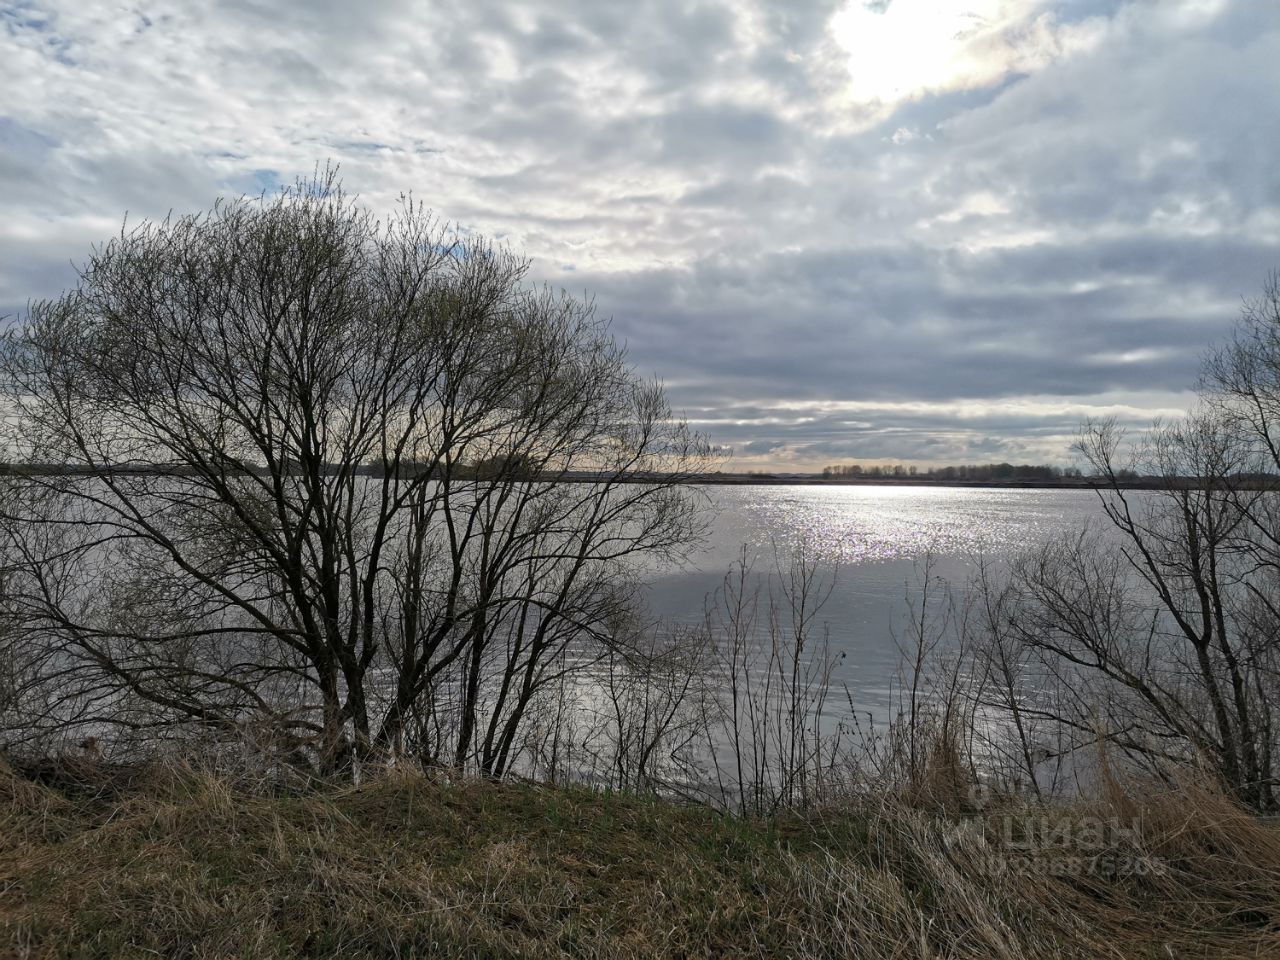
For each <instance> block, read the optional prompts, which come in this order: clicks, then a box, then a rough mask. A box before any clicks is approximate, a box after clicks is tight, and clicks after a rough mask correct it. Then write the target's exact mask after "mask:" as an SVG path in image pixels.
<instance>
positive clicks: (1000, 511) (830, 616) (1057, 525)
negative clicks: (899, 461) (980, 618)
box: [649, 486, 1105, 713]
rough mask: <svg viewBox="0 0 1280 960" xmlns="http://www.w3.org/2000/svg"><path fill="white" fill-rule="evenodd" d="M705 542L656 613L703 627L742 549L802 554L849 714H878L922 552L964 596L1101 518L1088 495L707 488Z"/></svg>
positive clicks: (659, 600) (763, 557)
mask: <svg viewBox="0 0 1280 960" xmlns="http://www.w3.org/2000/svg"><path fill="white" fill-rule="evenodd" d="M706 490H707V494H708V496H709V498H710V501H711V505H712V508H713V509H714V511H715V521H714V524H713V527H712V531H711V535H710V537H709V539H708V541H707V542H706V544H705V545H704V546H703V548H702V549H700V550H699V551H698V552H697V553H696V554H695V555H694V556H693V557H692V558H691V560H690V562H689V563H688V564H687V565H685V566H684V567H683V568H679V569H667V570H664V571H659V572H658V573H657V574H656V575H655V576H654V577H653V578H652V579H651V585H650V591H649V593H650V604H651V607H652V609H653V610H654V612H655V613H656V614H658V615H660V616H663V617H666V618H669V619H671V620H675V621H682V622H693V621H697V620H699V619H701V617H702V612H703V609H704V604H705V603H706V601H707V598H708V597H709V596H710V595H711V594H712V593H713V592H714V591H715V590H716V588H717V587H718V586H719V585H720V583H721V581H722V580H723V578H724V575H725V573H726V571H727V570H728V569H729V567H730V565H731V564H733V563H734V562H735V561H736V560H737V559H738V557H739V556H740V554H741V551H742V548H743V546H744V545H746V546H747V549H748V556H749V558H751V559H752V560H753V561H754V563H755V568H756V569H757V570H758V571H762V572H765V573H767V572H768V571H770V570H773V569H774V567H775V563H776V562H777V559H776V558H777V557H779V556H781V557H782V558H783V563H785V562H786V559H785V558H786V557H788V556H789V555H790V554H791V552H792V551H793V550H794V549H796V548H797V547H800V546H801V545H804V548H805V550H806V551H807V552H808V554H809V555H811V556H813V557H815V558H817V559H819V560H821V561H823V563H824V564H825V565H827V566H828V567H829V569H830V570H831V571H832V573H833V576H834V577H835V584H834V587H833V589H832V592H831V596H830V599H829V600H828V602H827V604H826V606H825V607H824V609H823V612H822V620H823V621H825V623H826V625H827V627H828V629H829V630H830V636H831V644H832V647H833V648H835V649H836V650H838V651H841V652H843V653H845V657H844V659H843V660H842V661H841V662H840V665H839V668H838V673H837V677H836V679H837V681H838V682H839V683H840V684H842V685H844V686H846V687H847V688H848V690H849V693H850V697H851V699H852V700H853V702H854V704H855V705H856V706H857V707H858V708H859V709H860V710H861V709H864V708H865V709H868V710H870V711H872V712H873V713H880V712H881V711H882V710H883V709H884V708H885V707H886V706H887V705H888V702H889V697H890V691H891V684H892V681H893V677H894V674H895V671H896V669H897V666H898V650H897V647H896V645H895V642H894V639H893V635H894V629H895V628H898V629H901V627H902V624H903V621H904V617H905V612H906V609H907V602H908V599H909V598H910V597H911V596H912V595H915V596H917V597H918V587H917V585H916V571H917V567H918V565H919V563H920V562H921V561H922V560H923V559H924V557H925V556H926V554H929V553H932V555H933V556H934V557H935V559H936V564H935V567H934V570H935V573H936V574H938V575H940V576H942V577H944V578H946V579H947V580H949V581H951V582H952V583H954V584H956V585H957V586H961V585H963V584H964V582H965V581H966V580H967V579H968V578H969V577H970V575H971V574H972V572H973V570H974V567H975V565H976V563H977V561H978V560H979V559H980V558H985V559H986V560H988V561H993V562H996V563H1000V562H1006V561H1008V560H1009V559H1010V558H1011V557H1013V556H1015V555H1016V554H1017V553H1018V552H1019V551H1021V550H1024V549H1027V548H1028V547H1032V546H1035V545H1037V544H1040V543H1044V542H1045V541H1047V540H1050V539H1052V538H1053V537H1055V536H1057V535H1059V534H1062V533H1069V532H1076V531H1079V530H1080V529H1081V528H1082V527H1083V526H1084V525H1086V524H1093V525H1102V524H1103V523H1104V522H1105V518H1104V517H1103V516H1102V511H1101V509H1100V507H1099V502H1098V497H1097V494H1096V493H1094V492H1093V491H1087V490H1014V489H984V488H966V487H911V486H848V487H834V486H833V487H818V486H794V487H790V486H759V487H752V486H741V487H728V486H726V487H707V488H706Z"/></svg>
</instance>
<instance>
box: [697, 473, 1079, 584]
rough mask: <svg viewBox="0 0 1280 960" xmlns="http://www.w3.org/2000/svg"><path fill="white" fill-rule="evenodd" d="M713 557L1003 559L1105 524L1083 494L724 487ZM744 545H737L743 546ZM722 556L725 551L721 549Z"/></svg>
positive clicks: (849, 560) (720, 492)
mask: <svg viewBox="0 0 1280 960" xmlns="http://www.w3.org/2000/svg"><path fill="white" fill-rule="evenodd" d="M712 499H713V502H715V503H716V506H717V507H718V508H719V511H720V512H719V516H718V518H717V523H716V527H715V533H714V534H713V537H714V540H715V545H714V548H713V549H714V552H717V553H718V552H721V551H722V550H723V549H724V548H726V547H729V546H730V544H731V543H732V544H733V546H732V549H735V550H736V549H737V546H738V545H740V543H754V544H759V545H765V544H770V543H774V544H777V545H778V546H780V547H786V548H788V549H790V548H792V547H795V546H797V545H799V544H800V543H802V542H803V543H805V544H807V545H808V548H809V550H810V551H811V554H812V555H813V556H814V557H815V558H816V559H820V560H823V561H827V562H832V563H838V564H841V565H845V564H862V563H868V562H876V561H884V560H902V559H908V558H914V557H920V556H923V555H924V554H925V553H926V552H927V551H930V550H931V551H933V552H934V553H935V554H938V555H939V556H967V557H976V556H979V555H982V556H990V557H991V558H993V559H1003V558H1007V557H1009V556H1011V555H1012V554H1013V553H1015V552H1016V551H1017V550H1018V549H1020V548H1022V547H1025V546H1028V545H1031V544H1036V543H1043V542H1044V541H1046V540H1048V539H1049V538H1050V537H1052V536H1053V535H1054V534H1056V533H1060V532H1063V531H1074V530H1078V529H1079V528H1080V527H1081V526H1083V524H1084V523H1085V522H1086V521H1088V520H1090V519H1093V520H1097V519H1098V518H1099V516H1100V514H1099V510H1098V500H1097V496H1096V495H1095V494H1094V493H1093V492H1091V491H1084V490H1009V489H981V488H965V487H910V486H902V487H893V486H856V487H854V486H850V487H816V486H815V487H804V486H797V487H747V488H744V487H724V488H719V489H718V490H716V491H715V493H713V495H712ZM740 537H741V539H739V538H740ZM715 548H719V549H715Z"/></svg>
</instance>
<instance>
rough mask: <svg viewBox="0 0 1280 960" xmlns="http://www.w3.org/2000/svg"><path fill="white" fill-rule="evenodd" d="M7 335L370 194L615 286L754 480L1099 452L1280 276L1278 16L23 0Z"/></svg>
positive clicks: (841, 3) (1165, 1)
mask: <svg viewBox="0 0 1280 960" xmlns="http://www.w3.org/2000/svg"><path fill="white" fill-rule="evenodd" d="M0 62H3V63H4V65H5V70H4V80H3V82H0V315H3V316H7V317H10V318H12V317H14V316H18V315H20V314H21V311H22V309H23V307H24V304H25V303H27V302H28V301H29V300H30V299H33V298H40V297H46V296H51V295H55V294H57V293H58V292H60V291H61V290H62V289H64V288H65V287H67V286H68V285H69V284H70V283H71V282H72V281H73V279H74V266H73V265H74V264H75V263H79V262H82V261H83V260H84V258H85V257H86V256H87V254H88V252H89V249H90V247H91V245H92V244H94V243H96V242H100V241H102V240H104V239H106V238H108V237H109V236H110V235H112V234H113V233H115V232H117V231H118V230H119V228H120V225H121V222H122V219H123V217H124V215H125V213H126V211H127V213H128V216H129V218H130V220H131V221H132V220H137V219H141V218H144V217H156V216H163V215H164V214H165V213H166V212H168V211H170V210H173V211H176V212H192V211H196V210H201V209H204V208H207V207H208V206H209V205H210V204H211V203H212V202H213V200H215V199H216V198H218V197H220V196H238V195H241V194H244V193H249V194H256V193H258V192H259V191H261V190H263V189H268V190H270V189H274V188H276V187H277V186H278V185H280V184H282V183H286V182H292V181H293V180H294V179H295V178H296V177H297V176H299V175H303V176H305V175H309V174H310V173H311V172H312V171H313V170H314V169H315V168H316V165H317V164H320V165H323V164H324V163H325V162H326V161H332V162H334V163H337V164H339V165H340V170H341V175H342V178H343V180H344V183H345V186H346V187H347V189H348V190H349V191H351V192H354V193H357V194H358V195H359V196H360V198H361V200H362V202H363V203H365V204H366V205H368V206H369V207H371V208H373V209H375V210H380V211H382V210H386V211H389V210H391V209H392V207H393V205H394V203H395V199H396V197H397V196H398V195H399V194H400V193H401V192H405V191H412V193H413V194H414V195H415V196H416V197H417V198H418V199H420V200H422V201H424V202H425V203H427V204H428V205H429V206H431V207H432V208H434V210H435V211H436V212H437V213H438V214H439V215H440V216H442V217H444V218H447V219H449V220H451V221H454V222H456V223H457V224H459V225H461V226H463V227H464V228H465V229H468V230H473V231H477V232H480V233H483V234H486V235H488V236H490V237H492V238H495V239H497V240H498V241H500V242H503V243H507V244H510V245H511V246H512V247H514V248H516V249H519V250H522V251H523V252H524V253H526V254H527V255H528V256H529V257H530V258H531V259H532V268H531V278H532V279H533V280H534V281H537V282H545V283H549V284H552V285H554V286H556V287H563V288H565V289H567V290H569V291H571V292H574V293H581V294H585V295H589V296H592V297H594V299H595V302H596V305H597V308H598V309H599V311H601V312H602V313H603V314H605V315H606V316H609V317H612V323H613V330H614V333H615V335H616V336H617V337H619V338H620V339H622V340H624V341H625V342H626V344H627V346H628V349H629V352H630V356H631V359H632V361H633V363H634V364H635V366H636V368H637V369H638V370H639V371H640V372H641V373H643V374H644V375H646V376H648V375H654V376H657V377H659V378H661V379H662V380H664V381H665V382H666V384H667V388H668V393H669V397H670V399H671V401H672V403H673V405H674V406H675V408H676V409H677V410H679V411H681V412H682V413H683V414H684V415H685V416H687V417H688V419H689V420H690V421H691V422H692V423H693V424H694V425H695V426H696V427H697V428H698V429H700V430H702V431H704V432H705V433H707V434H708V435H709V436H710V438H711V439H712V440H713V441H715V442H717V443H719V444H722V445H725V446H728V447H731V448H732V449H733V451H734V456H733V459H732V460H731V461H730V466H729V467H728V469H772V470H796V471H807V470H814V469H820V468H821V467H822V466H824V465H826V464H834V463H851V462H860V463H868V464H869V463H875V462H903V463H915V464H921V465H928V464H944V463H964V462H990V461H1000V460H1010V461H1014V462H1055V463H1061V464H1067V463H1070V462H1071V459H1072V458H1071V454H1070V443H1071V439H1072V436H1073V434H1074V432H1075V429H1076V427H1077V425H1078V423H1079V422H1080V421H1081V419H1082V418H1084V417H1087V416H1115V417H1117V418H1119V419H1120V420H1121V421H1122V422H1123V423H1125V424H1128V425H1131V426H1132V427H1133V428H1134V429H1141V427H1142V426H1143V425H1144V424H1146V423H1148V422H1150V420H1151V419H1152V418H1153V417H1170V416H1176V415H1178V413H1179V412H1180V411H1181V410H1184V409H1185V408H1186V407H1187V405H1188V404H1189V403H1190V402H1191V400H1192V392H1191V391H1193V389H1194V387H1195V384H1196V379H1197V376H1198V371H1199V368H1200V363H1201V358H1202V356H1203V355H1204V352H1205V350H1206V349H1207V348H1208V346H1209V345H1210V344H1211V343H1212V342H1214V341H1215V340H1219V339H1221V338H1222V337H1223V336H1225V335H1226V334H1227V333H1228V332H1229V330H1230V329H1231V325H1232V323H1233V322H1234V320H1235V318H1236V317H1237V316H1238V315H1239V312H1240V306H1241V301H1242V299H1243V298H1247V297H1251V296H1255V295H1257V294H1258V293H1259V292H1260V291H1261V288H1262V285H1263V283H1264V281H1265V279H1266V277H1267V275H1268V273H1269V272H1270V271H1271V270H1273V269H1276V268H1277V267H1280V163H1277V153H1278V151H1277V147H1278V146H1280V2H1276V0H1235V2H1229V0H1059V2H1052V0H871V2H864V0H814V2H797V0H728V2H714V0H708V2H690V0H638V2H628V3H621V2H609V0H557V2H550V0H547V2H520V0H510V2H507V0H503V2H490V0H469V2H467V3H465V4H456V3H448V4H446V3H432V2H411V0H385V2H380V0H366V2H363V3H358V4H357V3H350V2H346V0H305V2H303V0H261V2H259V0H219V2H201V3H197V2H187V3H180V2H173V0H170V2H150V0H137V2H135V3H125V4H122V3H114V2H103V0H44V2H17V3H14V2H5V0H0Z"/></svg>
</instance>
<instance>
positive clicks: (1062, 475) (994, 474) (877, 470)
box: [822, 463, 1136, 481]
mask: <svg viewBox="0 0 1280 960" xmlns="http://www.w3.org/2000/svg"><path fill="white" fill-rule="evenodd" d="M822 475H823V477H825V478H827V479H832V480H834V479H838V478H848V477H897V478H902V477H916V478H919V479H922V480H970V481H997V480H1014V481H1029V480H1046V481H1047V480H1063V479H1077V478H1080V477H1081V476H1082V474H1081V472H1080V470H1079V468H1077V467H1055V466H1052V465H1050V464H1046V463H970V464H963V465H961V466H952V467H929V468H927V469H924V470H921V469H920V468H918V467H915V466H906V465H903V464H901V463H898V464H893V465H890V466H881V465H879V464H877V465H874V466H863V465H862V464H860V463H850V464H843V465H837V466H830V467H823V468H822ZM1135 476H1136V474H1135Z"/></svg>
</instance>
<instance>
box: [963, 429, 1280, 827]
mask: <svg viewBox="0 0 1280 960" xmlns="http://www.w3.org/2000/svg"><path fill="white" fill-rule="evenodd" d="M1123 440H1124V437H1123V434H1122V432H1121V431H1120V430H1119V429H1118V428H1117V426H1116V424H1115V423H1114V422H1113V421H1102V422H1090V423H1088V424H1086V425H1085V428H1084V430H1083V432H1082V435H1081V439H1080V444H1079V449H1080V451H1081V453H1082V454H1083V455H1084V456H1085V457H1086V458H1087V460H1088V461H1089V463H1090V464H1091V465H1092V466H1093V468H1094V471H1095V472H1096V474H1097V475H1098V476H1099V477H1100V478H1102V480H1103V481H1104V483H1105V486H1104V488H1102V489H1101V491H1100V496H1101V500H1102V506H1103V510H1104V513H1105V515H1106V518H1107V519H1108V521H1109V522H1110V526H1111V528H1112V530H1113V533H1112V535H1110V536H1103V535H1100V534H1099V533H1098V532H1097V531H1086V532H1084V533H1083V534H1080V535H1078V536H1075V537H1070V538H1065V539H1063V540H1060V541H1058V542H1055V543H1051V544H1049V545H1047V546H1046V547H1044V548H1042V549H1039V550H1037V551H1034V552H1033V553H1031V554H1030V555H1028V556H1026V557H1024V558H1022V559H1021V560H1020V561H1019V562H1018V563H1016V564H1015V565H1014V567H1013V569H1012V571H1011V573H1010V575H1009V578H1008V579H1007V580H1005V581H1003V582H993V581H990V580H988V581H987V582H986V583H985V584H984V587H985V595H986V601H987V605H988V607H990V608H991V609H993V610H997V608H998V612H996V613H995V615H994V616H993V617H992V618H991V623H992V626H991V632H992V636H993V637H994V640H993V641H991V642H989V643H988V644H987V645H986V646H985V651H986V665H987V667H988V669H989V670H990V671H991V676H992V677H993V678H994V679H995V680H996V681H997V685H996V689H998V690H1000V693H1001V698H1002V699H1003V701H1004V703H1005V704H1006V705H1008V706H1010V707H1011V708H1012V709H1013V710H1014V713H1013V714H1012V716H1013V718H1014V720H1015V726H1016V728H1017V731H1018V736H1019V738H1020V740H1019V742H1020V744H1021V749H1022V751H1023V760H1024V764H1025V772H1026V773H1027V774H1028V775H1029V776H1030V777H1032V778H1034V777H1035V775H1036V768H1037V765H1038V764H1039V763H1040V762H1042V761H1043V760H1045V759H1047V758H1049V757H1051V756H1056V755H1060V754H1061V752H1062V751H1063V750H1064V749H1065V750H1070V749H1072V748H1078V747H1080V746H1083V745H1085V744H1089V743H1095V742H1097V740H1098V739H1099V738H1104V739H1106V740H1107V741H1108V742H1109V743H1112V744H1115V745H1118V746H1119V747H1121V748H1122V749H1123V750H1124V751H1125V752H1126V753H1127V754H1128V756H1129V757H1130V758H1132V759H1133V760H1135V761H1137V762H1139V763H1142V764H1144V765H1147V766H1149V767H1151V768H1153V769H1154V770H1155V771H1156V772H1158V773H1167V772H1168V771H1169V770H1170V768H1171V766H1172V765H1176V764H1182V763H1186V762H1189V761H1193V760H1194V761H1197V762H1201V763H1204V764H1206V765H1207V766H1209V767H1210V768H1211V769H1212V770H1213V771H1214V772H1215V773H1216V775H1217V777H1218V778H1219V779H1220V780H1221V782H1222V783H1223V784H1224V785H1225V786H1226V787H1228V788H1229V789H1230V790H1231V791H1233V792H1234V793H1235V795H1236V796H1238V797H1239V798H1240V799H1241V800H1242V801H1244V802H1246V803H1248V804H1250V805H1251V806H1253V807H1254V808H1256V809H1263V810H1266V809H1272V808H1273V807H1274V806H1275V791H1274V786H1275V774H1276V771H1275V769H1274V765H1273V760H1272V756H1273V751H1274V746H1275V740H1276V729H1275V727H1274V725H1273V722H1272V704H1273V703H1274V702H1275V698H1276V695H1277V693H1280V689H1278V688H1277V686H1276V679H1277V674H1276V667H1277V665H1278V664H1277V653H1278V650H1277V644H1276V628H1277V626H1280V621H1277V620H1275V619H1274V618H1273V617H1271V616H1270V615H1269V614H1268V613H1267V611H1266V610H1265V609H1264V608H1261V607H1260V606H1259V604H1258V602H1257V599H1256V595H1257V594H1258V593H1260V592H1261V593H1263V594H1264V595H1268V596H1270V595H1274V588H1273V587H1272V586H1271V581H1272V579H1273V575H1272V574H1271V573H1269V572H1268V571H1266V570H1265V569H1264V568H1263V567H1260V566H1259V565H1258V564H1257V563H1255V562H1254V560H1253V559H1252V552H1253V548H1252V546H1251V544H1252V543H1253V539H1254V538H1253V536H1252V534H1251V533H1250V528H1251V526H1252V520H1251V517H1252V516H1253V515H1254V513H1253V512H1254V511H1255V510H1256V509H1257V507H1258V504H1259V503H1260V502H1261V499H1265V496H1264V494H1263V493H1262V491H1259V490H1258V489H1257V487H1256V484H1252V483H1250V482H1246V481H1249V480H1250V479H1251V478H1254V477H1255V476H1256V470H1255V468H1256V458H1255V456H1254V451H1253V449H1252V447H1251V445H1250V444H1248V443H1246V442H1242V438H1241V436H1240V434H1239V431H1238V430H1237V429H1236V426H1235V424H1234V423H1233V422H1232V421H1231V420H1229V419H1227V418H1224V417H1223V416H1221V414H1220V412H1219V411H1217V410H1214V409H1212V408H1208V407H1206V408H1205V409H1202V410H1198V411H1195V412H1193V413H1191V414H1189V415H1188V416H1187V417H1186V418H1185V419H1182V420H1179V421H1176V422H1173V423H1169V424H1163V425H1160V424H1158V425H1157V426H1156V427H1155V428H1154V429H1153V430H1152V431H1151V432H1150V433H1149V434H1148V435H1147V436H1146V437H1145V438H1144V439H1143V440H1142V441H1141V442H1139V443H1137V444H1135V445H1134V446H1133V447H1132V448H1131V450H1130V452H1129V453H1127V454H1126V453H1125V452H1124V450H1125V444H1124V442H1123ZM1132 473H1138V474H1141V475H1143V476H1145V477H1148V478H1152V479H1153V480H1154V481H1155V483H1156V488H1155V489H1154V490H1146V491H1135V490H1133V489H1130V488H1129V485H1128V484H1127V483H1126V478H1127V476H1129V475H1131V474H1132ZM997 634H998V636H997ZM1046 723H1048V724H1050V725H1052V726H1054V727H1055V728H1056V731H1057V733H1058V734H1059V736H1060V737H1061V738H1062V739H1061V742H1058V743H1055V744H1054V745H1053V747H1051V748H1050V749H1049V750H1047V751H1045V752H1041V751H1042V749H1043V747H1042V746H1039V745H1035V746H1033V743H1032V741H1031V740H1030V739H1029V737H1028V731H1029V729H1031V728H1032V727H1033V726H1040V727H1043V726H1044V725H1045V724H1046Z"/></svg>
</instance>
